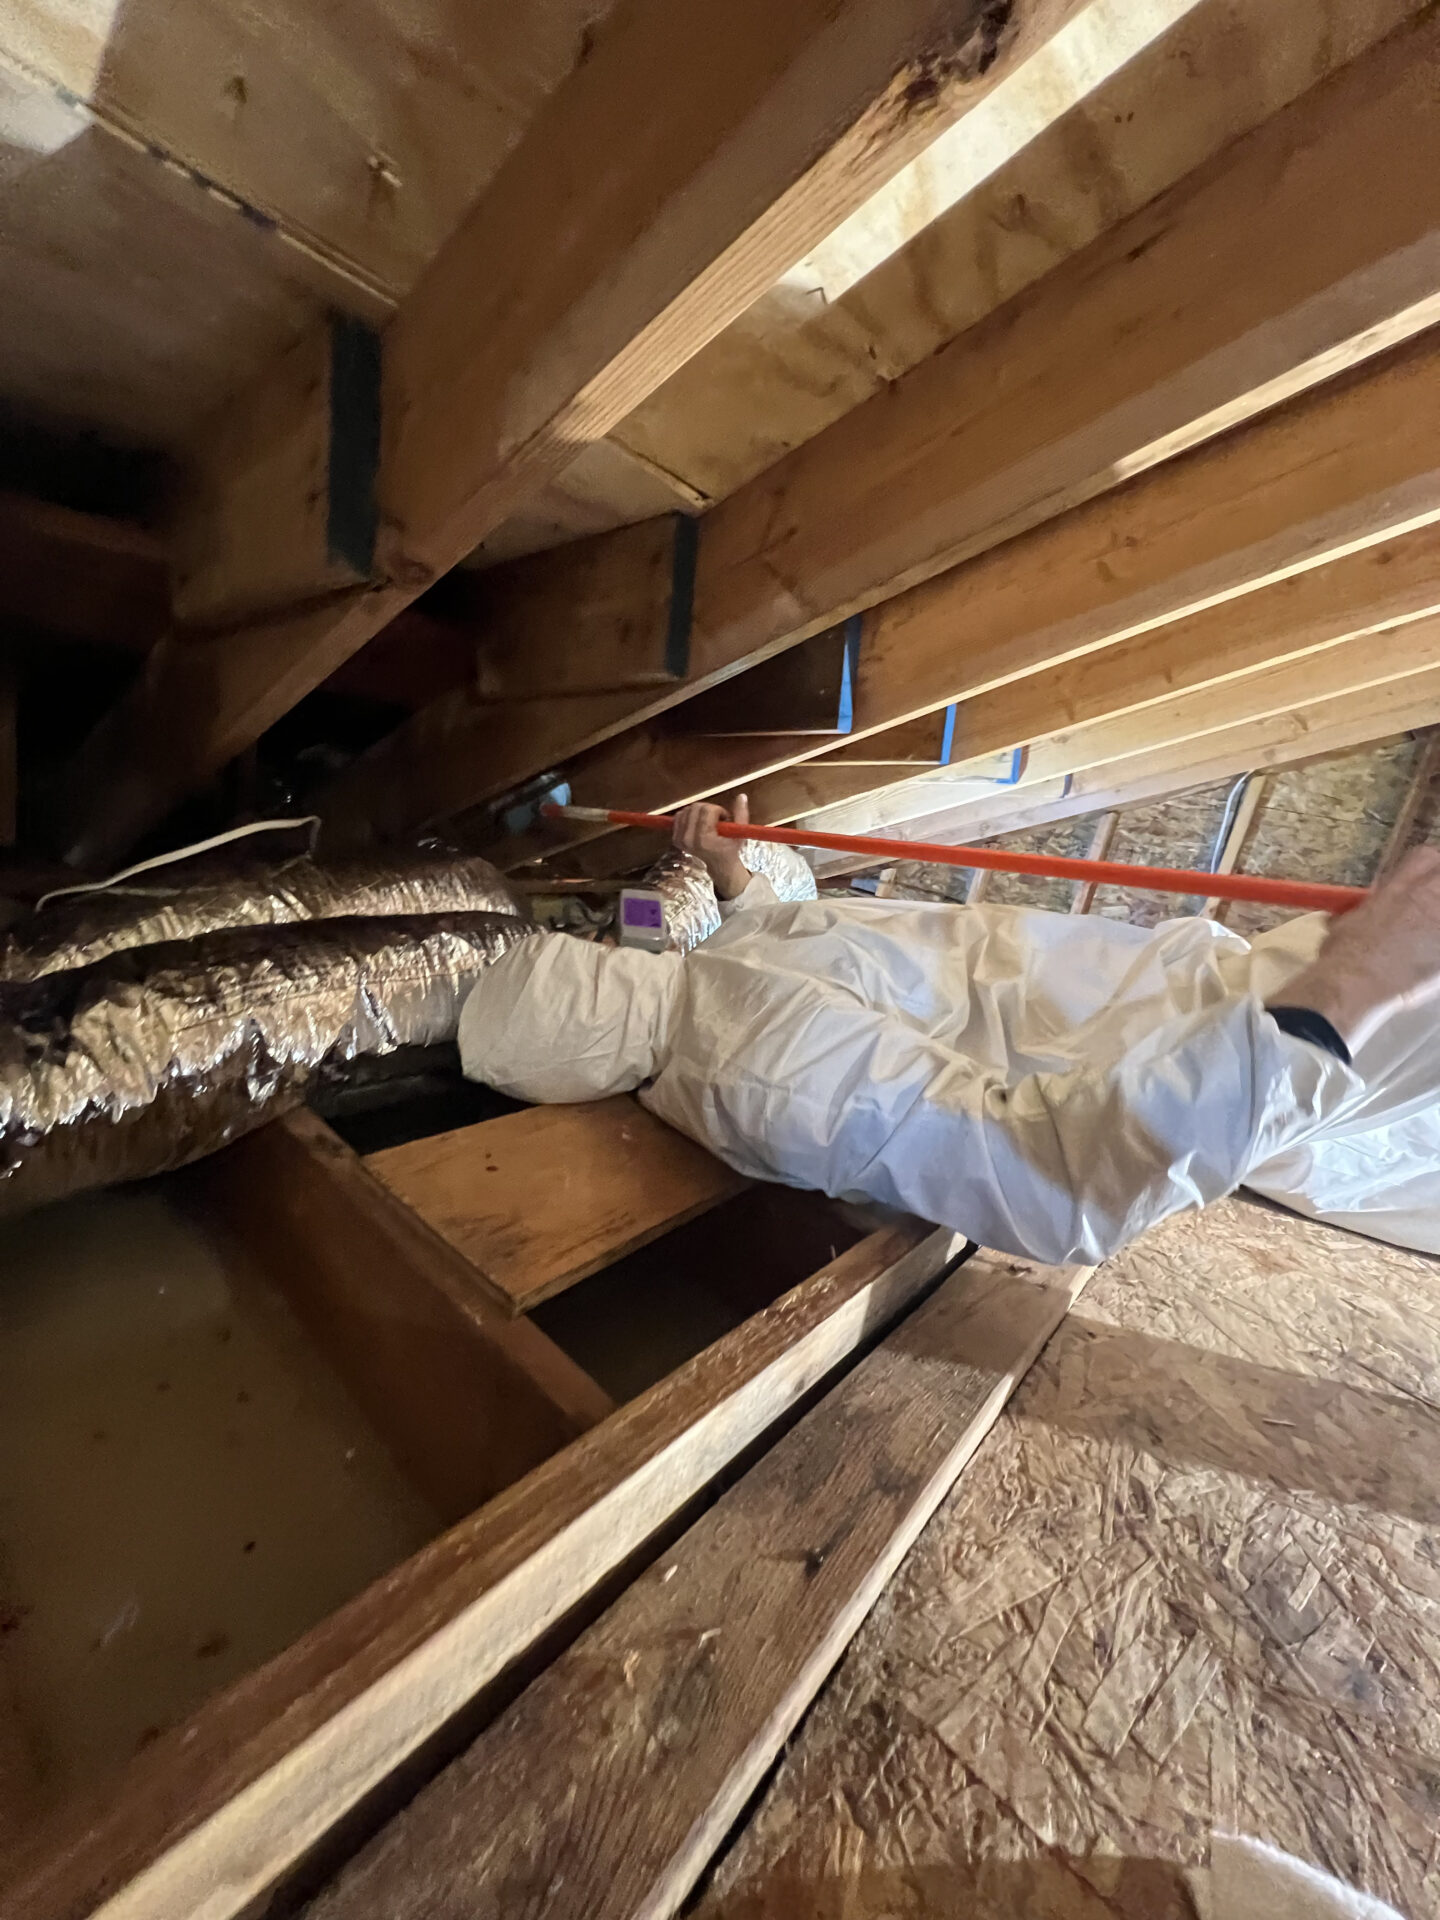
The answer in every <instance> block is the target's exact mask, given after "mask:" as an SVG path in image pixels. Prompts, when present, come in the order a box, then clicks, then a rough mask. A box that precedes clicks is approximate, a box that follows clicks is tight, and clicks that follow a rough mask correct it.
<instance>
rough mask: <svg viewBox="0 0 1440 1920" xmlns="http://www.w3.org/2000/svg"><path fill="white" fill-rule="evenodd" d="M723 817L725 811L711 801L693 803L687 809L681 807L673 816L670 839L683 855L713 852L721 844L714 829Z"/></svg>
mask: <svg viewBox="0 0 1440 1920" xmlns="http://www.w3.org/2000/svg"><path fill="white" fill-rule="evenodd" d="M724 817H725V809H724V808H723V807H717V806H716V805H715V804H714V802H713V801H709V800H697V801H694V802H693V803H692V804H691V805H690V806H688V807H681V809H680V811H679V812H678V813H677V814H676V815H675V826H674V830H673V833H672V836H671V837H672V839H673V840H674V842H675V845H676V846H677V847H679V848H680V849H681V850H682V851H683V852H685V853H697V854H704V853H707V852H710V851H713V849H714V848H715V847H716V846H717V845H719V844H721V842H720V837H719V835H718V834H717V833H716V831H715V828H716V825H717V823H718V822H719V821H721V820H723V819H724Z"/></svg>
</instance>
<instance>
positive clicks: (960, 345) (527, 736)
mask: <svg viewBox="0 0 1440 1920" xmlns="http://www.w3.org/2000/svg"><path fill="white" fill-rule="evenodd" d="M1437 62H1440V20H1436V19H1434V18H1433V17H1430V18H1428V19H1427V20H1426V21H1425V22H1423V23H1422V24H1421V25H1420V26H1418V27H1417V28H1414V29H1406V30H1403V31H1402V32H1401V33H1399V34H1398V35H1396V36H1395V37H1394V38H1393V39H1392V40H1390V41H1388V42H1386V43H1384V44H1383V45H1381V46H1380V47H1378V48H1376V49H1375V50H1374V51H1372V52H1371V53H1369V54H1367V55H1365V56H1363V57H1362V58H1361V59H1359V60H1357V61H1355V62H1354V63H1353V64H1352V65H1351V66H1350V67H1349V68H1347V69H1346V70H1344V71H1343V72H1342V73H1340V74H1338V75H1336V76H1333V77H1332V78H1331V79H1329V80H1327V81H1325V82H1323V83H1322V84H1321V85H1320V86H1318V87H1317V88H1315V89H1314V90H1313V91H1312V92H1311V93H1310V94H1307V95H1305V96H1304V97H1303V98H1301V99H1300V100H1298V101H1296V102H1295V103H1294V104H1293V105H1292V106H1291V107H1289V108H1287V109H1286V110H1285V111H1284V112H1283V113H1280V114H1277V115H1276V116H1275V117H1274V118H1273V119H1272V120H1270V121H1268V122H1267V123H1266V124H1265V125H1263V126H1262V127H1260V128H1258V129H1256V130H1255V131H1254V132H1253V133H1251V134H1249V135H1248V136H1246V137H1245V138H1244V139H1242V140H1240V141H1237V142H1236V143H1235V144H1234V145H1233V146H1231V147H1230V148H1228V149H1227V150H1226V151H1225V152H1224V153H1223V154H1221V155H1219V156H1218V157H1217V158H1216V159H1215V160H1214V161H1212V162H1211V163H1209V164H1208V165H1207V166H1206V167H1204V168H1201V169H1199V170H1198V171H1197V173H1195V174H1194V175H1192V176H1190V178H1188V179H1187V180H1185V181H1182V182H1181V183H1180V185H1179V186H1177V187H1176V188H1174V189H1172V190H1171V191H1170V192H1169V193H1167V194H1164V195H1162V196H1161V197H1160V198H1159V199H1158V200H1156V201H1155V202H1154V203H1152V205H1151V206H1150V207H1148V208H1146V209H1144V210H1143V211H1142V212H1141V213H1140V214H1138V215H1136V216H1134V217H1133V218H1132V219H1130V220H1127V221H1125V222H1124V223H1123V224H1122V225H1120V226H1119V227H1117V228H1116V229H1115V230H1114V231H1113V232H1112V233H1110V234H1108V235H1107V236H1105V237H1104V238H1103V239H1101V240H1099V241H1097V242H1096V243H1095V244H1094V245H1093V246H1092V247H1090V248H1089V249H1087V250H1086V251H1085V252H1084V253H1082V254H1080V255H1078V256H1077V257H1076V258H1074V259H1073V260H1071V261H1069V262H1067V263H1066V264H1065V265H1064V266H1062V267H1060V268H1059V269H1057V270H1056V271H1055V272H1054V273H1052V274H1050V275H1049V276H1047V278H1045V279H1044V280H1042V281H1041V282H1039V283H1038V284H1037V285H1036V286H1035V287H1033V288H1031V289H1030V290H1029V291H1028V292H1026V293H1025V294H1023V295H1022V296H1020V297H1019V298H1018V299H1017V300H1015V301H1013V302H1011V303H1010V305H1009V306H1007V307H1006V308H1004V309H1002V310H1001V311H1000V312H998V313H996V314H995V315H993V316H992V317H991V318H990V319H988V320H986V321H984V322H982V323H981V325H980V326H979V327H977V328H975V329H973V330H972V331H971V332H969V333H967V334H965V335H962V336H961V337H960V339H958V340H957V341H955V342H954V343H952V345H951V346H949V347H947V348H945V349H943V350H942V351H941V352H939V353H937V354H935V355H933V356H932V357H931V358H930V359H928V360H926V361H924V362H923V363H922V364H921V365H920V366H918V367H916V368H915V369H914V370H913V371H912V372H911V373H909V374H908V375H906V376H905V377H904V378H903V379H902V380H899V381H897V382H895V383H894V384H893V385H891V386H889V387H887V388H886V389H885V390H884V391H883V392H882V393H880V394H878V395H876V396H875V397H874V398H873V399H871V400H869V401H867V402H866V403H865V404H864V405H863V406H861V407H858V408H856V409H855V410H854V411H853V412H851V413H850V414H847V415H846V416H845V417H844V418H843V419H841V420H839V421H837V422H836V423H835V424H834V425H833V426H831V427H829V428H827V429H826V431H825V432H824V433H821V434H819V435H817V436H816V438H815V439H813V440H811V441H810V442H809V443H808V444H807V445H805V446H803V447H801V448H799V449H798V450H797V451H796V452H794V453H793V454H791V455H789V456H788V457H787V458H786V459H785V460H783V461H781V462H780V463H779V465H777V466H776V467H775V468H773V469H772V470H771V471H770V472H769V473H767V474H765V475H763V476H762V477H761V478H760V479H759V480H757V481H754V482H752V483H751V484H750V485H748V486H746V487H744V488H742V489H741V490H740V491H739V492H737V493H736V494H734V495H733V496H732V497H731V498H730V499H729V500H727V501H725V502H724V503H722V505H721V506H719V507H718V508H716V509H715V510H714V511H713V512H712V513H711V514H710V515H709V516H707V518H706V520H705V522H704V523H703V526H702V530H701V540H700V555H699V563H698V571H697V577H696V589H695V618H694V626H693V633H692V658H691V680H690V683H689V685H690V690H691V691H698V690H699V689H701V688H702V687H704V686H705V685H707V684H709V683H710V682H712V681H714V680H717V679H720V678H723V677H724V676H726V675H728V674H730V673H733V672H734V671H735V669H736V668H737V667H739V666H740V665H742V664H743V663H745V662H747V661H755V660H759V659H762V658H764V657H765V655H766V654H767V653H770V652H773V651H776V650H777V649H779V648H782V647H784V646H785V645H787V644H790V643H793V642H795V641H797V640H799V639H801V638H803V637H805V636H806V635H807V634H810V633H814V632H817V631H819V630H821V629H822V628H824V627H826V626H829V625H831V624H833V623H834V622H835V621H836V620H837V619H838V618H840V617H842V616H843V615H846V614H848V613H850V612H853V611H855V610H856V609H857V608H860V607H864V606H870V605H874V604H875V603H876V602H877V601H879V600H881V599H883V598H884V597H885V596H887V595H893V594H895V593H896V592H897V590H899V589H901V588H903V587H905V586H906V585H908V584H910V583H912V582H916V581H919V580H922V579H925V578H926V577H928V576H931V575H934V574H936V573H937V572H940V571H941V570H942V569H945V568H948V567H953V566H954V565H955V564H956V563H957V562H958V561H961V560H963V559H965V558H966V557H967V556H971V555H975V554H977V553H980V552H983V551H984V550H985V549H986V548H988V547H991V546H993V545H995V543H997V542H999V541H1002V540H1003V541H1009V542H1010V547H1007V549H1006V551H1010V550H1011V548H1012V547H1013V546H1014V544H1015V543H1014V540H1013V536H1014V535H1016V534H1018V533H1021V532H1023V531H1024V530H1025V529H1027V528H1032V527H1034V526H1035V525H1036V524H1037V523H1038V522H1040V521H1042V520H1044V519H1046V518H1048V517H1051V516H1053V515H1055V514H1057V513H1058V512H1061V511H1062V510H1063V509H1066V508H1069V507H1072V506H1075V505H1076V504H1077V503H1080V502H1084V501H1086V500H1089V499H1091V498H1092V497H1093V496H1094V495H1096V494H1097V493H1099V492H1101V491H1103V490H1104V489H1106V488H1108V487H1112V486H1114V485H1115V484H1116V483H1117V481H1121V480H1124V479H1126V478H1127V477H1130V476H1133V475H1135V474H1137V473H1139V472H1141V471H1143V470H1144V469H1145V468H1147V467H1151V466H1154V465H1156V464H1157V463H1159V462H1162V461H1165V460H1168V459H1171V458H1172V457H1173V456H1174V455H1176V454H1177V453H1180V452H1182V451H1183V450H1184V449H1186V448H1192V447H1194V446H1195V445H1196V444H1197V443H1198V442H1200V441H1203V440H1205V439H1208V438H1210V437H1212V436H1214V435H1216V434H1219V433H1222V432H1224V431H1225V430H1226V429H1228V428H1230V427H1233V426H1234V425H1235V424H1236V423H1237V422H1239V421H1243V420H1246V419H1249V418H1252V417H1253V416H1254V415H1256V414H1258V413H1260V412H1262V411H1264V410H1265V409H1267V408H1270V407H1272V406H1274V405H1275V404H1276V403H1277V402H1279V401H1282V400H1284V399H1286V398H1287V397H1289V396H1293V395H1295V394H1296V393H1298V392H1300V391H1302V390H1304V389H1306V388H1308V387H1310V386H1313V385H1315V384H1316V383H1317V382H1320V381H1323V380H1326V379H1327V378H1329V377H1331V376H1333V375H1334V374H1335V373H1336V372H1337V371H1339V370H1341V369H1343V368H1346V367H1353V366H1354V365H1356V364H1357V363H1358V362H1360V361H1362V360H1364V359H1367V358H1369V357H1371V356H1372V355H1374V354H1375V353H1377V352H1380V351H1382V350H1383V349H1385V348H1386V347H1389V346H1392V345H1394V344H1395V343H1396V342H1397V341H1400V340H1403V339H1406V338H1408V337H1410V336H1411V335H1412V334H1414V333H1415V332H1417V331H1419V330H1420V329H1422V328H1423V327H1425V326H1426V325H1428V324H1430V323H1431V322H1432V321H1433V320H1434V319H1435V318H1437V316H1440V304H1437V294H1440V164H1437V162H1440V99H1437V93H1436V89H1435V87H1434V86H1433V84H1432V79H1433V75H1434V72H1435V70H1436V66H1437ZM1397 178H1404V179H1406V180H1423V181H1424V182H1425V185H1424V186H1423V187H1422V188H1421V189H1419V190H1418V191H1417V192H1416V194H1415V195H1414V196H1413V197H1412V196H1411V195H1409V194H1406V195H1399V194H1396V193H1394V192H1393V191H1392V190H1391V183H1393V181H1394V180H1395V179H1397ZM1432 183H1433V185H1432ZM1402 202H1403V203H1404V204H1403V205H1402V204H1401V203H1402ZM1197 286H1204V287H1206V288H1207V289H1210V290H1211V297H1207V298H1206V299H1205V300H1203V301H1196V300H1195V299H1194V298H1193V297H1192V296H1193V290H1194V288H1196V287H1197ZM1177 314H1178V315H1179V317H1178V318H1177ZM1059 339H1063V340H1064V341H1065V343H1066V352H1065V354H1064V355H1063V356H1060V357H1059V358H1057V356H1056V353H1055V342H1056V341H1057V340H1059ZM1076 367H1080V368H1083V370H1084V377H1083V378H1076V377H1075V373H1074V369H1075V368H1076ZM1392 524H1398V519H1397V522H1396V523H1392ZM1116 539H1117V551H1118V552H1119V553H1120V554H1121V555H1124V556H1126V557H1127V558H1128V555H1129V549H1128V548H1127V547H1126V545H1125V539H1126V536H1125V533H1124V531H1123V530H1122V531H1121V532H1120V533H1119V534H1118V535H1117V536H1116ZM1256 558H1257V560H1258V558H1259V556H1258V555H1257V556H1256ZM1106 566H1107V568H1109V569H1110V570H1111V572H1112V574H1113V573H1116V572H1117V570H1116V569H1115V568H1113V566H1112V564H1111V561H1110V560H1108V559H1107V560H1106ZM953 617H954V616H953V613H952V615H951V616H950V618H951V619H952V620H953ZM967 631H968V622H967ZM946 642H947V647H948V651H949V654H950V655H951V656H952V657H953V652H954V649H953V645H950V635H949V632H948V630H947V635H946ZM556 644H557V645H558V643H556ZM861 677H862V679H863V678H864V664H863V660H862V676H861ZM675 697H676V696H675V694H674V693H673V692H672V693H670V694H666V695H661V696H657V698H655V699H654V700H629V701H626V700H618V699H617V700H602V701H596V702H593V703H589V704H587V705H586V706H584V707H580V706H576V707H573V708H569V709H567V710H565V711H563V712H555V713H548V714H547V713H542V712H539V711H534V712H531V713H528V714H526V715H524V716H517V717H516V719H513V720H512V721H511V722H510V723H509V724H508V725H507V727H506V728H505V730H504V732H503V734H502V733H500V732H498V731H497V730H496V729H495V728H494V727H493V726H492V725H491V721H490V717H489V716H487V715H485V714H481V713H477V711H476V710H475V709H474V707H473V705H471V704H467V703H466V702H465V701H464V700H463V699H458V698H457V699H454V700H451V701H448V702H441V703H439V704H438V705H437V706H436V707H435V708H433V709H431V710H430V711H428V712H427V713H424V714H419V715H416V716H415V719H414V720H413V721H412V722H411V723H409V724H408V725H407V726H406V727H405V728H402V729H401V730H400V732H399V733H397V734H396V735H394V736H392V738H391V739H390V741H388V742H384V743H382V744H381V745H380V746H379V747H378V748H377V749H375V750H374V751H373V752H372V753H371V754H370V755H368V756H366V757H365V758H364V759H363V760H362V761H361V762H359V763H358V764H357V766H356V767H355V768H354V769H352V770H351V771H350V772H349V773H348V774H347V775H346V776H345V777H344V778H343V779H342V780H341V781H340V782H338V783H337V784H336V787H335V789H334V791H333V793H332V795H331V796H330V801H329V808H330V811H331V813H332V815H333V817H334V819H335V820H336V822H337V823H339V824H343V825H344V826H345V827H346V828H347V829H348V830H350V831H352V832H355V833H362V832H365V831H371V832H375V833H379V834H381V835H384V834H387V833H394V832H399V831H402V830H403V829H405V828H407V827H409V826H411V825H414V824H416V823H418V822H421V821H424V820H431V819H438V818H443V817H445V816H447V815H449V814H452V813H455V812H457V811H460V810H462V809H463V808H465V807H467V806H469V805H472V804H474V803H475V802H476V801H478V800H481V799H483V798H485V797H486V796H487V794H488V793H490V792H498V791H503V790H504V789H505V788H507V787H510V786H512V785H514V784H515V783H517V782H518V781H520V780H523V779H526V778H528V777H529V776H530V775H532V774H534V773H536V772H538V771H539V770H541V769H542V768H545V767H550V766H554V765H557V764H559V763H561V762H562V761H564V760H566V759H568V758H570V757H571V756H572V755H574V754H575V753H577V752H579V751H581V750H583V749H584V748H586V747H588V746H594V745H598V744H599V743H600V742H601V741H603V740H604V739H606V738H607V737H609V736H610V735H612V734H614V733H617V732H619V731H621V730H622V729H623V728H624V727H625V726H626V725H627V724H634V723H636V722H638V721H640V720H642V719H644V718H646V717H648V716H649V715H652V714H654V713H656V712H658V711H660V710H662V708H663V707H664V706H666V705H668V704H671V703H672V702H673V700H674V698H675ZM944 697H945V696H944V695H943V694H942V693H941V692H938V691H937V692H936V693H935V694H934V696H933V698H931V697H930V696H929V688H928V683H927V697H926V698H925V699H920V700H916V701H914V702H913V703H912V704H911V705H910V707H909V708H908V710H906V709H904V708H902V709H901V710H900V711H899V712H895V713H893V714H891V715H890V716H889V717H888V718H887V719H885V720H884V721H880V720H878V719H877V720H875V722H874V724H875V725H880V724H886V725H888V724H891V722H892V721H893V720H898V719H902V718H908V717H910V716H911V715H912V714H913V713H915V712H918V711H922V710H923V709H924V707H925V706H927V705H939V704H941V703H942V700H943V698H944ZM869 727H870V722H869V720H867V721H866V724H865V727H864V728H863V729H861V728H860V727H859V724H858V722H857V730H869Z"/></svg>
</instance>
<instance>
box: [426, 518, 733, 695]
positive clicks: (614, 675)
mask: <svg viewBox="0 0 1440 1920" xmlns="http://www.w3.org/2000/svg"><path fill="white" fill-rule="evenodd" d="M695 540H696V534H695V522H694V520H693V519H689V518H687V517H686V516H685V515H684V514H679V513H674V514H664V515H662V516H661V517H660V518H659V519H656V520H645V521H642V522H641V523H640V524H639V525H638V526H634V527H622V528H621V529H620V530H619V531H618V532H616V533H602V534H599V535H597V537H596V538H595V539H593V540H577V541H575V542H574V543H573V544H572V545H570V546H568V547H561V548H560V549H559V550H558V551H557V552H554V553H543V554H536V555H533V556H532V557H531V558H529V559H525V560H512V561H511V562H510V563H509V565H508V566H503V567H495V568H493V569H492V570H491V571H490V572H488V573H473V572H470V571H468V570H466V569H463V568H462V569H458V570H457V571H456V572H455V573H452V574H450V575H449V576H448V577H447V579H446V581H445V583H444V585H443V586H442V587H441V588H439V589H437V592H438V593H440V594H442V595H445V596H447V598H448V599H449V600H450V601H451V602H452V603H453V604H452V605H450V606H447V611H449V612H451V614H452V617H455V618H458V619H463V621H464V623H465V625H466V627H467V628H468V629H469V630H470V631H472V632H473V633H474V635H475V637H476V642H477V646H478V650H479V672H478V676H477V681H476V684H477V687H478V689H479V691H480V693H481V694H483V695H484V696H485V697H486V698H487V699H492V700H548V699H551V698H553V697H554V696H555V695H557V694H575V693H612V692H614V691H615V690H616V689H618V688H623V687H654V686H659V687H665V686H672V685H674V683H675V682H676V681H678V680H680V679H682V678H683V677H684V675H685V672H686V668H687V666H688V663H689V659H690V607H691V599H692V596H693V593H694V586H695ZM560 632H563V633H564V634H565V636H566V647H565V656H564V660H563V662H562V663H561V664H560V669H559V672H558V673H556V672H554V671H552V665H553V663H552V662H551V660H550V658H549V650H548V649H543V650H541V649H537V647H536V636H537V634H553V633H560ZM497 718H499V719H501V720H503V715H501V716H497Z"/></svg>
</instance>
